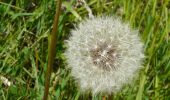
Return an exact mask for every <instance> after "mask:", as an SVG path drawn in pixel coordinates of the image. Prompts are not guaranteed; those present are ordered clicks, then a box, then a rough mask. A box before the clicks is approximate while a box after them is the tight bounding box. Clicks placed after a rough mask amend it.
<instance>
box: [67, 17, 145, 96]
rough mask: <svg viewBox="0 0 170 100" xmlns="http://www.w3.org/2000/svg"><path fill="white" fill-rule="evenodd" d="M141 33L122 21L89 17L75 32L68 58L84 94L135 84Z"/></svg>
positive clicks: (68, 43) (69, 43)
mask: <svg viewBox="0 0 170 100" xmlns="http://www.w3.org/2000/svg"><path fill="white" fill-rule="evenodd" d="M138 35H139V33H138V31H137V30H133V29H131V28H130V26H129V25H128V24H126V23H123V22H122V21H121V20H120V19H119V18H113V17H110V16H102V17H93V18H88V19H86V20H84V21H82V22H81V23H79V24H78V25H77V27H76V28H75V29H74V30H72V31H71V36H70V38H69V39H68V40H67V42H66V45H67V50H66V52H65V56H66V59H67V63H68V66H69V68H70V69H71V75H72V76H73V77H74V78H75V81H76V82H77V84H78V85H79V87H80V89H81V90H82V91H91V92H92V93H93V94H94V95H96V94H98V93H108V94H111V93H116V92H118V91H119V90H120V89H121V88H122V87H123V86H124V84H129V83H131V82H132V80H133V79H134V77H135V76H136V74H137V72H138V70H139V69H140V68H141V66H142V65H141V64H142V59H143V58H144V54H143V44H142V42H141V41H140V38H139V36H138Z"/></svg>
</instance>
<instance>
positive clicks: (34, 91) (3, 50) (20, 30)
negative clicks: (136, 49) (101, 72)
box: [0, 0, 170, 100]
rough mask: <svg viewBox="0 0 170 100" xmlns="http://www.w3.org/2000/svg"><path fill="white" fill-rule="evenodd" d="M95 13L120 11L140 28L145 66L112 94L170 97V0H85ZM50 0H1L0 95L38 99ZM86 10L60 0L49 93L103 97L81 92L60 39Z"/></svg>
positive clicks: (125, 98)
mask: <svg viewBox="0 0 170 100" xmlns="http://www.w3.org/2000/svg"><path fill="white" fill-rule="evenodd" d="M87 4H88V5H89V6H90V8H91V9H92V11H93V14H94V15H96V16H100V15H110V16H119V17H120V18H122V19H123V20H124V21H125V22H129V23H130V24H131V26H132V27H134V28H138V29H139V31H140V36H141V38H142V40H143V42H144V44H145V47H144V49H145V54H146V59H145V61H144V69H143V70H142V71H141V72H140V75H139V78H138V80H137V81H136V82H135V83H134V84H133V85H132V86H125V87H124V88H123V89H122V91H120V92H119V93H118V94H115V95H113V98H114V100H134V99H136V100H148V99H149V100H150V99H151V100H159V99H160V100H170V95H169V94H170V0H87ZM55 5H56V2H55V1H54V0H0V77H2V76H3V77H5V78H7V79H8V81H10V82H11V83H12V84H11V85H10V86H7V85H5V84H4V83H3V82H2V80H0V100H41V99H42V97H43V92H44V76H45V72H46V67H47V54H48V34H50V33H51V29H52V23H53V19H54V14H55V7H56V6H55ZM86 17H88V12H87V10H86V9H85V8H84V6H83V5H82V4H81V2H78V1H76V0H63V4H62V13H61V16H60V20H59V30H58V34H57V49H56V53H57V56H56V57H55V63H54V66H53V73H52V78H51V87H50V94H49V98H51V99H52V100H78V99H79V100H87V99H93V100H101V99H102V95H100V94H99V95H97V96H91V95H90V94H88V93H87V94H81V93H80V91H79V89H78V87H77V84H75V83H74V79H73V78H72V77H71V76H70V71H69V69H68V68H67V67H66V66H67V64H66V62H65V58H64V56H63V52H64V50H65V49H66V47H65V45H64V40H66V39H67V38H68V37H69V35H70V34H69V33H70V30H71V29H73V28H74V26H75V25H76V24H77V23H79V22H80V21H81V20H83V19H84V18H86Z"/></svg>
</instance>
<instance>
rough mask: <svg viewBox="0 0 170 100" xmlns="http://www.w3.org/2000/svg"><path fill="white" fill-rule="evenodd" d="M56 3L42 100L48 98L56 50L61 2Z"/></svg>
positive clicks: (59, 0)
mask: <svg viewBox="0 0 170 100" xmlns="http://www.w3.org/2000/svg"><path fill="white" fill-rule="evenodd" d="M57 1H58V3H57V5H56V14H55V18H54V23H53V30H52V33H51V34H50V38H49V42H50V46H49V49H48V50H49V52H48V66H47V72H46V76H45V91H44V97H43V100H47V98H48V93H49V85H50V77H51V72H52V64H53V62H54V58H55V50H56V42H57V41H56V38H57V37H56V36H57V35H56V33H57V30H58V20H59V15H60V11H61V0H57Z"/></svg>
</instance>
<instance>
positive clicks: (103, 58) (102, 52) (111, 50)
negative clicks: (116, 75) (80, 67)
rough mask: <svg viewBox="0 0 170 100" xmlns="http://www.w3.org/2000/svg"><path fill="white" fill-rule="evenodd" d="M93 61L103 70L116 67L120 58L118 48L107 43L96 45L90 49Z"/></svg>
mask: <svg viewBox="0 0 170 100" xmlns="http://www.w3.org/2000/svg"><path fill="white" fill-rule="evenodd" d="M90 55H91V58H92V61H93V63H94V64H95V65H97V66H98V67H99V68H102V69H103V70H106V71H109V70H111V69H115V61H116V59H117V58H118V54H117V51H116V48H115V47H114V46H112V45H108V44H106V43H104V44H102V45H101V44H100V45H98V46H96V47H95V48H94V49H92V50H91V51H90Z"/></svg>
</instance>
